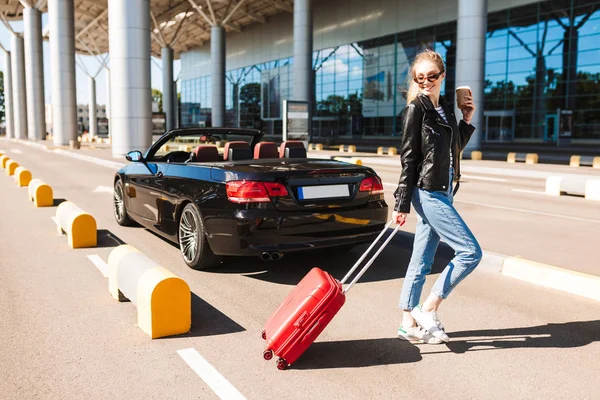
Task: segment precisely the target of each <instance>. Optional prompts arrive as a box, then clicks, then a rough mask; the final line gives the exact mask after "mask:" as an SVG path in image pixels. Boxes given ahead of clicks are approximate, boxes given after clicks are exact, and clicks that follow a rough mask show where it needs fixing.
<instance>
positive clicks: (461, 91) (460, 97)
mask: <svg viewBox="0 0 600 400" xmlns="http://www.w3.org/2000/svg"><path fill="white" fill-rule="evenodd" d="M465 96H472V93H471V87H470V86H459V87H457V88H456V106H457V107H458V108H459V109H460V110H462V109H463V108H465V102H466V99H465Z"/></svg>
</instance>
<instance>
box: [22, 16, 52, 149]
mask: <svg viewBox="0 0 600 400" xmlns="http://www.w3.org/2000/svg"><path fill="white" fill-rule="evenodd" d="M23 25H24V28H25V75H26V85H27V133H28V135H29V139H30V140H45V139H46V110H45V96H44V61H43V58H44V56H43V53H42V13H41V12H40V10H38V9H35V8H29V7H25V8H24V9H23Z"/></svg>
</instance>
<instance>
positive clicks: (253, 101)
mask: <svg viewBox="0 0 600 400" xmlns="http://www.w3.org/2000/svg"><path fill="white" fill-rule="evenodd" d="M259 126H260V83H247V84H245V85H244V86H242V88H241V89H240V127H241V128H258V127H259Z"/></svg>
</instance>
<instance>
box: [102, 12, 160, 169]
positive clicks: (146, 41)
mask: <svg viewBox="0 0 600 400" xmlns="http://www.w3.org/2000/svg"><path fill="white" fill-rule="evenodd" d="M108 25H109V29H108V33H109V46H110V72H111V73H110V96H111V104H110V105H111V109H110V114H111V115H110V116H111V120H112V121H111V124H110V128H111V130H112V134H111V139H112V155H113V157H121V156H122V155H124V154H126V153H128V152H129V151H132V150H141V151H144V150H146V149H147V148H148V147H149V146H150V144H151V143H152V103H151V90H150V2H149V0H128V1H123V0H109V1H108Z"/></svg>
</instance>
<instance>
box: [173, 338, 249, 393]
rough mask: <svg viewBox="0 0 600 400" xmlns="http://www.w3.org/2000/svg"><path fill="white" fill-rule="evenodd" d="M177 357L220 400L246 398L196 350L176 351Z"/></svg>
mask: <svg viewBox="0 0 600 400" xmlns="http://www.w3.org/2000/svg"><path fill="white" fill-rule="evenodd" d="M177 354H179V357H181V358H182V359H183V361H185V362H186V364H187V365H189V366H190V368H192V370H194V372H195V373H196V374H198V376H199V377H200V378H202V380H203V381H204V382H205V383H206V384H207V385H208V386H209V387H210V388H211V389H212V391H213V392H215V393H216V395H217V396H219V398H221V399H227V400H229V399H232V400H238V399H239V400H245V399H246V398H245V397H244V396H243V395H242V394H241V393H240V392H239V391H238V390H237V389H236V388H235V387H233V385H232V384H231V383H229V381H228V380H227V379H225V377H224V376H223V375H221V374H220V373H219V371H217V370H216V369H215V368H214V367H213V366H212V365H210V364H209V362H208V361H206V360H205V359H204V357H202V356H201V355H200V353H198V352H197V351H196V349H192V348H190V349H183V350H177Z"/></svg>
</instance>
